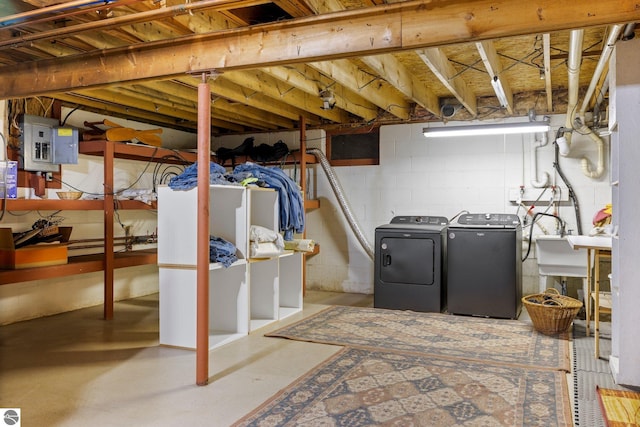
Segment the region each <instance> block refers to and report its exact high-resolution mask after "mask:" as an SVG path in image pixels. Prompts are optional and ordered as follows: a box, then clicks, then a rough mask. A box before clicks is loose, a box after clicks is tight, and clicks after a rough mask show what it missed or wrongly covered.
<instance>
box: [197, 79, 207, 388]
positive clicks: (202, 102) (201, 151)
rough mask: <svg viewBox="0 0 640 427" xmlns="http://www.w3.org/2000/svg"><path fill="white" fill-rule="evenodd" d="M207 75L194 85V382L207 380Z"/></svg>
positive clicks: (199, 382)
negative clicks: (195, 217)
mask: <svg viewBox="0 0 640 427" xmlns="http://www.w3.org/2000/svg"><path fill="white" fill-rule="evenodd" d="M208 77H209V76H208V74H207V73H203V74H202V83H200V84H199V85H198V238H197V253H198V255H197V261H196V269H197V273H196V276H197V292H196V299H197V301H196V312H197V313H196V319H197V320H196V329H197V330H196V384H197V385H199V386H204V385H207V384H208V382H209V182H210V178H209V175H210V170H209V162H210V159H211V154H210V153H211V87H210V86H209V83H208V81H207V79H208Z"/></svg>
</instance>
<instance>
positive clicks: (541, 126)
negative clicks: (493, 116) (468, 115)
mask: <svg viewBox="0 0 640 427" xmlns="http://www.w3.org/2000/svg"><path fill="white" fill-rule="evenodd" d="M548 130H549V121H548V120H543V121H539V122H525V123H492V124H487V125H469V126H442V127H437V128H423V129H422V132H423V133H424V136H425V137H427V138H437V137H443V136H478V135H507V134H514V133H538V132H547V131H548Z"/></svg>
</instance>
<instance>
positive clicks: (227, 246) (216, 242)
mask: <svg viewBox="0 0 640 427" xmlns="http://www.w3.org/2000/svg"><path fill="white" fill-rule="evenodd" d="M237 260H238V257H237V256H236V247H235V245H234V244H233V243H231V242H229V241H227V240H225V239H223V238H222V237H215V236H210V237H209V261H211V262H219V263H221V264H222V265H224V266H225V267H229V266H230V265H231V264H233V263H234V262H236V261H237Z"/></svg>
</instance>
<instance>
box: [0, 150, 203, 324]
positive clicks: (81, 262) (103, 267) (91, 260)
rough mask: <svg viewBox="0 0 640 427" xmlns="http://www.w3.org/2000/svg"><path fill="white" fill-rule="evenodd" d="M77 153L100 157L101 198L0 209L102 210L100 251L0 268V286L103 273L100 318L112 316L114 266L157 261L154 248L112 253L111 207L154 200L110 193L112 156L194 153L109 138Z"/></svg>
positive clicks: (190, 157) (10, 204)
mask: <svg viewBox="0 0 640 427" xmlns="http://www.w3.org/2000/svg"><path fill="white" fill-rule="evenodd" d="M79 152H80V153H81V154H85V155H90V156H99V157H103V159H104V188H105V196H104V199H103V200H32V199H29V200H24V199H16V200H0V208H2V209H4V208H5V206H2V204H3V203H6V209H7V210H9V211H29V210H39V211H46V210H102V211H104V251H103V253H102V254H95V255H80V256H72V257H69V261H68V263H67V264H64V265H54V266H47V267H37V268H29V269H20V270H0V285H5V284H9V283H17V282H26V281H31V280H41V279H49V278H55V277H65V276H71V275H75V274H84V273H92V272H96V271H103V272H104V318H105V319H112V318H113V302H114V301H113V295H114V294H113V279H114V277H113V271H114V270H115V269H117V268H125V267H135V266H140V265H149V264H157V259H158V258H157V254H156V251H155V249H146V250H141V251H129V252H114V243H113V235H114V226H113V221H114V211H115V209H116V208H117V209H123V210H132V209H156V208H157V206H156V203H153V204H146V203H143V202H140V201H137V200H117V199H116V198H115V197H114V195H113V194H112V189H113V166H114V160H115V159H127V160H135V161H144V162H155V163H160V162H162V163H171V164H181V163H183V162H194V161H195V160H196V157H197V156H196V154H195V153H187V152H178V151H174V150H169V149H165V148H158V147H150V146H146V145H139V144H125V143H118V142H112V141H82V142H80V144H79Z"/></svg>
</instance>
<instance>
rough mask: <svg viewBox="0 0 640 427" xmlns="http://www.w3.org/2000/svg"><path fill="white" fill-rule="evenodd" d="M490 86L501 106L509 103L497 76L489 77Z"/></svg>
mask: <svg viewBox="0 0 640 427" xmlns="http://www.w3.org/2000/svg"><path fill="white" fill-rule="evenodd" d="M491 86H493V90H494V92H495V93H496V96H497V97H498V102H500V106H501V107H506V106H507V105H509V100H508V99H507V94H506V93H504V88H503V87H502V83H501V82H500V79H499V78H498V76H493V78H492V79H491Z"/></svg>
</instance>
